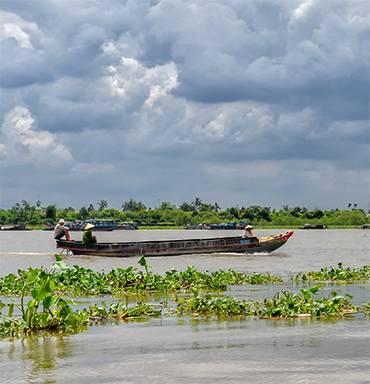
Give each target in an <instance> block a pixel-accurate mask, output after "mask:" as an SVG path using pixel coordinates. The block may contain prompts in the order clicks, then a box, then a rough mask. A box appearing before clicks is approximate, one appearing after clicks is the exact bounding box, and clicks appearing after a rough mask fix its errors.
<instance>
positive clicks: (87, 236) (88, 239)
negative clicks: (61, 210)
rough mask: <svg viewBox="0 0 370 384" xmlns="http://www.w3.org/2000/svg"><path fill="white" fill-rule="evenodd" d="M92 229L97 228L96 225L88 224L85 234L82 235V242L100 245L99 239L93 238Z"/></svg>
mask: <svg viewBox="0 0 370 384" xmlns="http://www.w3.org/2000/svg"><path fill="white" fill-rule="evenodd" d="M92 228H95V225H93V224H90V223H88V224H86V226H85V228H84V233H83V235H82V242H83V243H84V244H98V239H97V238H96V236H93V234H92V232H91V229H92Z"/></svg>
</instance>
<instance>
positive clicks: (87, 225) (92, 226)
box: [84, 223, 95, 231]
mask: <svg viewBox="0 0 370 384" xmlns="http://www.w3.org/2000/svg"><path fill="white" fill-rule="evenodd" d="M91 228H95V225H92V224H90V223H88V224H86V227H85V228H84V231H86V229H91Z"/></svg>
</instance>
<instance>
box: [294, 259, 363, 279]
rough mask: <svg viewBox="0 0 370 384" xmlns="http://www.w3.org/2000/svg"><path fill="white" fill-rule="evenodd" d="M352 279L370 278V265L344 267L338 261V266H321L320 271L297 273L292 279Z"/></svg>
mask: <svg viewBox="0 0 370 384" xmlns="http://www.w3.org/2000/svg"><path fill="white" fill-rule="evenodd" d="M351 280H370V265H365V266H364V267H363V268H361V269H360V270H357V269H356V268H353V269H351V268H349V267H348V268H346V269H344V268H343V264H342V263H341V262H340V263H338V268H334V267H330V268H321V270H320V271H319V272H315V271H312V272H307V273H302V272H300V273H297V274H295V275H293V276H292V281H351Z"/></svg>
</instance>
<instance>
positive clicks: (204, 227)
mask: <svg viewBox="0 0 370 384" xmlns="http://www.w3.org/2000/svg"><path fill="white" fill-rule="evenodd" d="M183 228H184V229H209V225H208V224H205V223H201V224H198V225H193V224H187V225H185V226H184V227H183Z"/></svg>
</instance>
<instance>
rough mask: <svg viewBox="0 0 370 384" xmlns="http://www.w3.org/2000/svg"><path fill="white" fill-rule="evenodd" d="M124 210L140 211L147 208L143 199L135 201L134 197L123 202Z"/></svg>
mask: <svg viewBox="0 0 370 384" xmlns="http://www.w3.org/2000/svg"><path fill="white" fill-rule="evenodd" d="M121 208H122V211H123V212H140V211H143V210H145V209H146V206H145V204H144V203H143V202H142V201H135V200H134V199H129V200H126V201H125V202H124V203H123V204H122V207H121Z"/></svg>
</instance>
